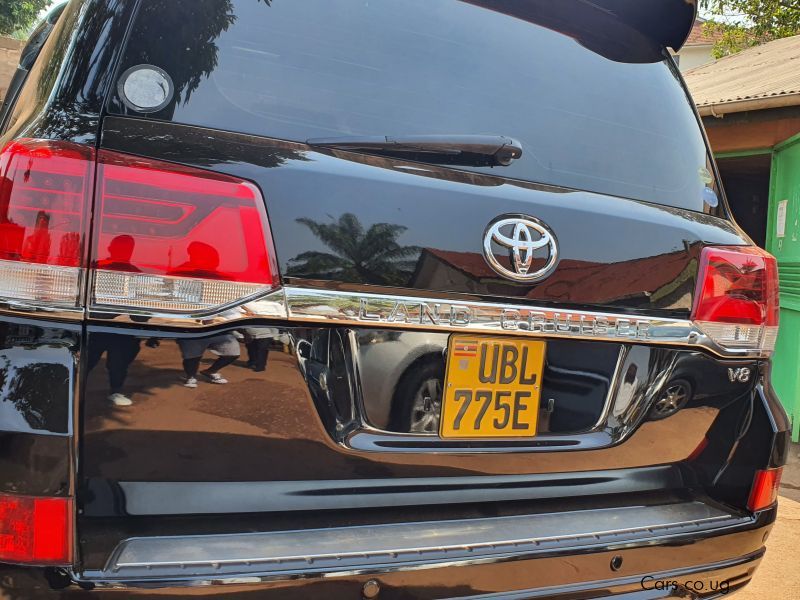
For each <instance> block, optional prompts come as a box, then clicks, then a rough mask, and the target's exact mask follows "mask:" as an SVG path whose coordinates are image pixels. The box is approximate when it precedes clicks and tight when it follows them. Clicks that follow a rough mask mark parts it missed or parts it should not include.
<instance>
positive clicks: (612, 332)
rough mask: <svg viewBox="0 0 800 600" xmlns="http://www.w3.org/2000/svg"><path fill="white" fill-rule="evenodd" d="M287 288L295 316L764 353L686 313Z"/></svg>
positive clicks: (735, 355) (730, 353) (293, 318)
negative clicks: (723, 339) (719, 335)
mask: <svg viewBox="0 0 800 600" xmlns="http://www.w3.org/2000/svg"><path fill="white" fill-rule="evenodd" d="M284 292H285V294H286V307H287V310H288V317H289V321H293V322H307V323H328V324H335V325H354V326H361V327H391V328H393V329H424V330H432V331H448V332H468V333H483V334H498V333H501V334H502V333H505V334H513V335H524V336H531V337H540V338H567V339H582V340H596V341H607V342H618V343H619V342H628V343H642V344H659V345H668V346H690V347H693V348H698V349H705V350H708V351H710V352H713V353H714V354H717V355H719V356H722V357H728V358H751V357H752V358H755V357H759V356H760V355H761V353H760V351H758V350H740V351H739V350H730V349H726V348H722V347H721V346H719V345H718V344H716V343H715V342H714V341H713V340H711V339H710V338H709V337H708V336H706V335H705V334H704V333H703V331H702V330H701V329H700V328H699V327H697V325H696V324H695V323H693V322H692V321H690V320H687V319H669V318H660V317H646V316H638V315H630V314H627V315H626V314H620V313H606V312H596V311H581V310H563V309H554V308H546V307H540V306H525V305H520V304H500V303H493V302H475V301H455V300H447V299H440V298H422V297H414V296H389V295H382V294H366V293H353V292H340V291H333V290H319V289H308V288H297V287H286V288H284Z"/></svg>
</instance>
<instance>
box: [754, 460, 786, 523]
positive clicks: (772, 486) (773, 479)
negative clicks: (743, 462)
mask: <svg viewBox="0 0 800 600" xmlns="http://www.w3.org/2000/svg"><path fill="white" fill-rule="evenodd" d="M782 474H783V468H782V467H780V468H777V469H764V470H762V471H756V476H755V478H754V479H753V487H752V489H751V490H750V498H749V499H748V500H747V508H748V510H751V511H752V512H756V511H759V510H763V509H765V508H768V507H770V506H772V505H773V504H775V502H776V501H777V500H778V489H779V488H780V486H781V475H782Z"/></svg>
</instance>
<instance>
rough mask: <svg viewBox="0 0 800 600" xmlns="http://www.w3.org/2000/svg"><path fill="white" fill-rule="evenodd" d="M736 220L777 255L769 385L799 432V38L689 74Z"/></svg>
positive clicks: (760, 47) (691, 88)
mask: <svg viewBox="0 0 800 600" xmlns="http://www.w3.org/2000/svg"><path fill="white" fill-rule="evenodd" d="M686 83H687V84H688V85H689V89H690V90H691V92H692V96H693V97H694V100H695V103H696V104H697V107H698V110H699V111H700V115H701V116H702V117H703V122H704V124H705V127H706V131H707V132H708V136H709V140H710V141H711V147H712V149H713V151H714V154H715V155H716V157H717V163H718V165H719V168H720V173H721V174H722V180H723V183H724V187H725V192H726V194H727V197H728V202H729V203H730V205H731V209H732V211H733V215H734V217H735V218H736V221H737V222H738V223H739V225H740V226H741V227H742V228H743V229H744V230H745V231H746V232H747V233H748V235H749V236H750V237H751V238H752V239H753V240H754V241H755V242H756V243H757V244H759V245H760V246H763V247H765V248H766V249H767V250H769V251H770V252H771V253H772V254H774V255H775V256H776V257H777V258H778V265H779V272H780V278H781V331H780V335H779V336H778V347H777V350H776V354H775V367H774V370H773V378H772V381H773V384H774V385H775V389H776V390H777V391H778V395H779V396H780V397H781V400H782V402H783V403H784V406H785V407H786V409H787V411H788V412H789V414H790V415H791V416H792V417H793V421H794V438H795V440H797V439H798V438H800V374H798V369H797V365H798V364H799V363H800V36H794V37H790V38H784V39H781V40H775V41H774V42H769V43H767V44H764V45H762V46H757V47H755V48H750V49H748V50H745V51H743V52H740V53H739V54H734V55H733V56H728V57H725V58H722V59H720V60H718V61H715V62H713V63H711V64H709V65H706V66H704V67H699V68H697V69H693V70H691V71H689V72H688V73H686Z"/></svg>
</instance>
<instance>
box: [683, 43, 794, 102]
mask: <svg viewBox="0 0 800 600" xmlns="http://www.w3.org/2000/svg"><path fill="white" fill-rule="evenodd" d="M684 78H685V79H686V83H687V85H688V86H689V90H690V91H691V92H692V97H693V98H694V101H695V104H697V106H698V108H700V111H701V114H703V113H704V112H711V111H714V112H717V107H719V108H720V110H719V111H718V112H720V113H722V112H735V111H734V110H732V108H734V107H735V105H737V104H741V106H742V107H743V108H742V109H743V110H753V109H754V107H755V103H754V102H752V101H759V100H764V101H765V102H764V104H765V105H764V106H759V107H760V108H769V107H770V106H769V105H770V104H771V103H770V102H768V100H774V102H773V103H772V104H773V105H774V106H793V105H800V35H796V36H793V37H788V38H783V39H781V40H775V41H773V42H768V43H766V44H763V45H761V46H756V47H754V48H749V49H748V50H744V51H742V52H739V53H738V54H734V55H732V56H726V57H724V58H721V59H719V60H716V61H714V62H712V63H709V64H707V65H703V66H701V67H696V68H694V69H691V70H690V71H687V72H686V73H684ZM730 105H734V106H730ZM748 106H749V107H750V108H746V107H748ZM704 108H705V109H707V110H706V111H704V110H703V109H704Z"/></svg>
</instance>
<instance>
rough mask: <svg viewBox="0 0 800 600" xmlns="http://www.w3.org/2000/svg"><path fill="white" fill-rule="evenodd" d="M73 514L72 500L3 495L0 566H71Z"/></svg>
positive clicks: (1, 497)
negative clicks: (17, 564)
mask: <svg viewBox="0 0 800 600" xmlns="http://www.w3.org/2000/svg"><path fill="white" fill-rule="evenodd" d="M73 514H74V513H73V506H72V499H70V498H38V497H36V498H35V497H31V496H14V495H9V494H0V562H11V563H25V564H33V565H69V564H71V563H72V537H73V525H72V524H73Z"/></svg>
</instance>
